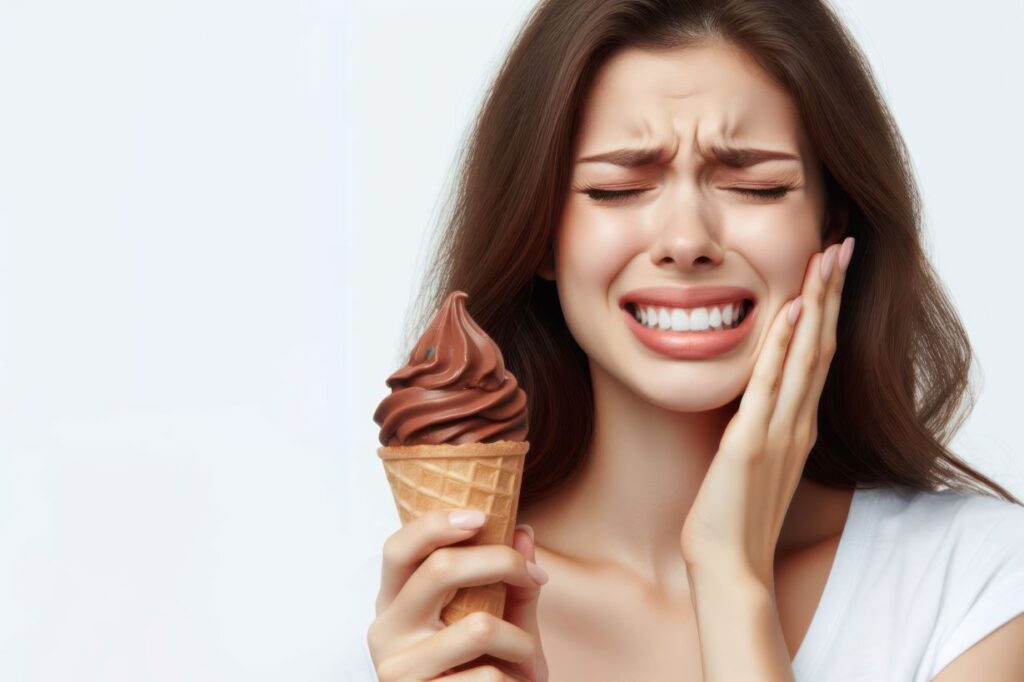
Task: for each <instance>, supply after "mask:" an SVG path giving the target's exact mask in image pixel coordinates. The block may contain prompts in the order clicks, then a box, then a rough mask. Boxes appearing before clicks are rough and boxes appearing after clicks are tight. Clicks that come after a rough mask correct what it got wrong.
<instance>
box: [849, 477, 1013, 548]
mask: <svg viewBox="0 0 1024 682" xmlns="http://www.w3.org/2000/svg"><path fill="white" fill-rule="evenodd" d="M861 492H862V493H865V494H867V495H868V496H869V498H870V502H868V505H869V506H870V508H871V511H872V516H873V517H874V518H873V521H874V523H875V524H876V526H877V528H876V532H877V533H878V534H879V535H880V536H881V538H882V539H883V540H884V539H890V540H893V541H895V540H896V539H899V540H901V541H903V542H908V543H910V544H911V545H918V546H920V545H924V544H940V545H944V546H946V547H948V548H950V549H951V550H955V553H956V554H957V555H963V554H965V553H966V554H975V553H977V552H979V551H982V550H997V549H1001V548H1002V549H1005V551H1001V552H1000V553H1003V554H1010V555H1012V554H1014V553H1015V552H1016V553H1020V552H1021V551H1024V506H1021V505H1018V504H1014V503H1013V502H1008V501H1007V500H1004V499H1002V498H998V497H994V496H991V495H988V494H982V493H978V492H971V491H962V490H953V489H945V490H940V491H927V490H914V489H911V488H907V487H905V486H889V487H886V488H874V489H867V490H865V491H861Z"/></svg>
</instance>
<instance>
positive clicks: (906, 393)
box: [367, 0, 1024, 682]
mask: <svg viewBox="0 0 1024 682" xmlns="http://www.w3.org/2000/svg"><path fill="white" fill-rule="evenodd" d="M919 225H920V207H919V199H918V196H917V193H916V189H915V187H914V183H913V179H912V175H911V172H910V169H909V164H908V161H907V153H906V150H905V148H904V146H903V143H902V141H901V139H900V136H899V133H898V132H897V130H896V127H895V125H894V123H893V121H892V117H891V116H890V114H889V113H888V112H887V110H886V108H885V105H884V103H883V102H882V100H881V97H880V95H879V93H878V90H877V87H876V86H875V84H874V83H873V81H872V78H871V76H870V72H869V69H868V67H867V66H866V62H865V60H864V59H863V57H862V56H861V55H860V53H859V51H858V50H857V48H856V46H855V45H854V43H853V41H852V40H851V39H850V37H849V36H848V35H847V33H846V32H845V30H844V29H843V27H842V26H841V24H840V22H839V21H838V20H837V18H836V17H835V16H834V14H833V13H832V12H831V11H830V9H829V8H828V7H827V6H825V5H824V4H822V3H820V2H817V1H814V0H806V1H792V0H790V1H785V0H774V1H758V2H751V1H737V2H729V1H725V2H721V1H712V0H707V1H698V0H694V1H687V0H550V1H547V2H542V3H541V4H540V5H539V6H538V7H537V8H536V9H535V10H534V12H533V13H532V14H531V17H530V19H529V21H528V23H527V25H526V27H525V28H524V30H523V31H522V32H521V34H520V36H519V39H518V41H517V42H516V44H515V45H514V47H513V49H512V51H511V53H510V55H509V57H508V59H507V61H506V62H505V64H504V65H503V67H502V69H501V71H500V73H499V74H498V76H497V79H496V82H495V83H494V85H493V87H492V89H491V90H490V92H489V96H488V98H487V101H486V102H485V104H484V107H483V110H482V111H481V114H480V116H479V119H478V121H477V124H476V128H475V130H474V134H473V136H472V139H471V141H470V146H469V150H468V155H467V157H466V161H465V168H464V171H463V173H462V176H461V185H460V188H459V195H458V201H457V203H456V210H455V213H454V214H453V215H452V216H451V220H450V221H449V224H448V229H447V231H446V232H445V233H444V235H443V239H442V240H441V242H440V244H439V245H438V246H439V248H438V256H437V260H436V262H435V266H436V267H435V270H434V272H433V278H432V283H433V285H434V286H433V287H432V288H430V289H425V290H424V292H425V293H424V296H425V298H424V299H423V301H421V305H420V306H419V310H420V311H421V313H422V314H423V315H424V318H423V319H421V320H420V326H422V325H423V322H424V321H425V320H426V318H427V316H429V315H431V314H432V313H433V311H434V310H436V309H437V307H438V306H439V304H440V302H441V301H442V300H443V299H444V298H445V297H446V296H447V294H448V293H449V292H450V291H452V290H455V289H461V290H464V291H466V292H468V293H469V299H468V304H469V306H470V307H471V314H472V317H473V318H474V319H475V320H476V321H477V322H478V323H479V324H480V325H481V327H483V328H484V329H485V330H486V331H487V333H488V334H489V335H490V336H491V337H492V338H493V339H494V340H495V342H496V343H497V344H498V346H499V347H500V348H501V349H502V352H503V353H504V357H505V361H506V365H507V367H508V369H509V370H510V371H511V372H512V373H513V374H514V375H515V376H516V377H517V378H518V380H519V381H520V383H521V385H522V387H523V388H524V390H525V391H526V394H527V396H529V423H530V430H529V438H528V439H529V441H530V443H531V449H530V453H529V455H528V457H527V463H526V470H525V472H524V482H523V489H522V493H521V499H520V508H519V521H521V522H523V526H521V527H520V529H518V530H517V533H516V538H515V547H514V548H505V547H498V546H476V547H465V546H463V547H458V548H451V547H448V545H452V544H455V543H458V542H460V541H462V540H465V539H467V538H469V537H471V536H472V533H473V527H472V525H470V526H462V527H459V526H456V525H454V522H455V521H457V520H458V518H459V516H460V515H459V514H458V513H456V514H454V515H452V516H451V517H449V516H448V515H447V514H441V513H438V514H427V515H424V516H423V517H421V518H419V519H417V520H416V521H415V522H413V523H410V524H408V525H406V526H405V527H403V528H402V529H400V530H399V531H397V532H396V533H395V534H393V535H392V536H391V537H389V538H388V541H387V543H386V544H385V547H384V551H383V556H384V559H383V562H382V572H381V584H380V591H379V594H378V597H377V602H376V607H377V608H376V610H377V617H376V619H375V620H374V622H373V623H372V625H371V626H370V628H369V631H368V633H367V642H368V649H369V653H370V656H371V659H372V663H373V666H374V668H375V669H376V672H377V674H378V676H379V678H380V679H381V680H384V681H385V682H387V681H389V680H427V679H436V678H438V677H441V676H445V677H449V678H450V679H452V680H483V679H488V680H490V679H518V680H522V679H529V680H547V679H551V680H555V681H556V682H570V681H573V680H668V679H673V680H676V679H678V680H682V679H686V680H699V679H704V680H751V679H759V680H760V679H764V680H785V679H807V680H823V679H854V677H855V676H857V677H856V679H865V680H881V679H893V680H911V679H912V680H928V679H935V680H939V681H940V682H954V681H956V680H966V679H978V677H979V675H981V673H984V679H986V680H1010V679H1017V678H1012V677H1011V675H1012V674H1014V672H1015V671H1019V670H1020V669H1021V668H1024V659H1022V658H1021V656H1022V654H1021V653H1020V652H1021V651H1024V646H1021V645H1024V616H1022V615H1020V614H1022V613H1024V510H1022V509H1021V507H1020V506H1019V505H1020V502H1019V501H1018V500H1016V499H1015V498H1014V497H1013V496H1012V495H1010V494H1009V493H1008V492H1007V491H1006V490H1004V489H1003V488H1002V487H1001V486H999V485H998V484H997V483H995V482H994V481H991V480H990V479H988V478H987V477H985V476H984V475H982V474H981V473H979V472H977V471H975V470H974V469H972V468H971V467H970V466H968V465H967V464H965V463H964V462H962V461H961V460H960V459H958V458H957V456H956V455H955V454H953V453H952V452H950V451H949V450H948V449H947V448H946V447H945V444H946V443H947V442H948V441H949V439H950V438H951V437H952V435H953V433H954V432H955V431H956V429H957V428H958V427H959V426H960V424H962V421H963V419H964V418H965V417H966V413H965V412H962V411H960V407H961V403H962V401H963V398H964V397H965V390H966V389H967V387H968V372H969V368H970V362H971V349H970V345H969V342H968V339H967V336H966V334H965V332H964V329H963V327H962V325H961V323H960V321H959V319H958V317H957V315H956V313H955V311H954V310H953V309H952V307H951V305H950V303H949V301H948V299H947V298H946V296H945V295H944V294H943V291H942V288H941V285H940V284H939V283H938V282H937V281H936V279H935V277H934V274H933V271H932V270H931V268H930V266H929V264H928V262H927V260H926V259H925V256H924V253H923V249H922V245H921V241H920V228H919ZM728 328H734V329H733V330H732V331H728V330H727V329H728ZM979 484H981V485H982V486H984V487H986V488H989V489H991V490H994V491H996V492H997V493H998V494H999V495H1000V496H1002V498H1004V499H998V498H996V497H994V496H989V495H987V494H984V490H983V488H982V487H980V486H979ZM462 519H463V520H464V521H465V520H469V521H472V519H471V515H465V514H464V515H462ZM450 522H451V523H450ZM538 565H539V566H540V567H542V569H541V570H540V571H538V570H537V567H538ZM545 571H546V574H545ZM548 576H550V580H548V579H547V577H548ZM498 580H503V581H505V582H507V583H508V584H509V587H508V593H507V594H508V597H507V600H508V604H507V607H506V612H505V618H504V619H496V618H486V617H484V616H486V614H483V613H481V614H479V615H480V616H481V617H480V618H476V617H475V615H477V614H474V616H472V617H469V618H466V619H464V620H462V621H459V622H458V623H455V624H453V625H452V626H450V627H447V628H446V627H443V625H442V623H441V622H440V621H439V620H438V618H437V616H438V612H439V610H440V608H441V606H443V604H444V603H445V600H446V599H447V598H450V597H451V595H452V594H453V593H454V590H455V589H457V588H458V587H462V586H467V585H475V584H485V583H488V582H494V581H498ZM541 594H543V598H540V595H541ZM972 645H973V646H972ZM1015 666H1016V668H1015Z"/></svg>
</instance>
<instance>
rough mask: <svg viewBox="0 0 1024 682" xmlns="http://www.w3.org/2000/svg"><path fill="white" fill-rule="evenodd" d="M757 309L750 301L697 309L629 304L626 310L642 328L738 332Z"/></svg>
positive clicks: (743, 300)
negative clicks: (751, 312) (738, 328)
mask: <svg viewBox="0 0 1024 682" xmlns="http://www.w3.org/2000/svg"><path fill="white" fill-rule="evenodd" d="M753 308H754V301H753V300H752V299H749V298H743V299H738V300H736V301H730V302H728V303H721V304H716V305H706V306H699V307H696V308H669V307H665V306H659V305H651V304H646V303H636V302H633V301H630V302H629V303H626V305H625V306H624V309H625V310H626V312H627V313H629V314H630V315H632V316H633V318H634V319H635V320H636V321H637V322H638V323H639V324H640V325H641V326H643V327H647V328H650V329H660V330H662V331H668V332H697V333H702V332H703V333H713V332H721V331H727V330H730V329H735V328H737V327H739V326H740V324H742V323H743V320H745V319H746V318H747V316H748V315H749V314H750V311H751V310H752V309H753Z"/></svg>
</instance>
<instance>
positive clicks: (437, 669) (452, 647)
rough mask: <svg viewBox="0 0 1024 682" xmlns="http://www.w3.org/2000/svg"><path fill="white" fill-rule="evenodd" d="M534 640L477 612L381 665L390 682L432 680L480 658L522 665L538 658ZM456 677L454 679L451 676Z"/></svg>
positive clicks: (380, 670) (382, 674) (380, 674)
mask: <svg viewBox="0 0 1024 682" xmlns="http://www.w3.org/2000/svg"><path fill="white" fill-rule="evenodd" d="M535 650H536V647H535V646H534V639H533V637H532V636H530V635H529V634H528V633H526V632H524V631H523V630H522V629H521V628H517V627H516V626H515V625H512V624H511V623H508V622H506V621H504V620H502V619H501V618H498V617H496V616H493V615H491V614H490V613H488V612H486V611H474V612H473V613H471V614H469V615H468V616H466V617H465V618H462V619H460V620H458V621H456V622H454V623H452V624H451V625H449V626H448V627H446V628H444V629H442V630H439V631H438V632H435V633H434V634H432V635H430V636H429V637H425V638H423V639H420V640H419V641H418V642H416V643H415V644H413V645H412V646H411V647H408V648H406V649H404V650H402V651H400V652H398V653H397V654H395V655H394V656H391V657H390V658H387V659H385V660H384V661H383V662H381V664H380V666H379V667H378V669H377V675H378V677H380V679H381V680H382V682H385V681H387V680H429V679H433V678H435V677H438V676H439V675H442V673H444V672H445V671H446V670H449V669H451V668H456V667H457V666H459V665H462V664H464V663H470V662H471V661H474V660H475V659H477V658H480V657H481V656H491V657H493V658H496V659H502V661H509V662H511V663H520V662H521V661H525V660H527V659H529V658H532V657H533V656H534V654H535ZM452 677H454V675H452Z"/></svg>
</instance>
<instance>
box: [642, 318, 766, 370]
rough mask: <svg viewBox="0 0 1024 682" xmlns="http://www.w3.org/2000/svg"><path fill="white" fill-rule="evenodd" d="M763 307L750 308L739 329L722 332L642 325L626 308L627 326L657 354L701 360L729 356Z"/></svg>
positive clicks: (745, 336) (681, 358)
mask: <svg viewBox="0 0 1024 682" xmlns="http://www.w3.org/2000/svg"><path fill="white" fill-rule="evenodd" d="M759 309H760V306H758V305H757V304H755V305H754V307H753V308H751V309H750V312H748V313H747V316H746V317H744V318H743V321H742V322H740V324H739V326H738V327H734V328H733V329H723V330H722V331H714V332H712V331H704V332H677V331H672V330H671V329H662V328H661V327H647V326H645V325H642V324H640V322H639V321H638V320H637V319H636V317H635V316H634V315H633V313H631V312H630V311H629V309H628V308H625V307H624V308H622V312H623V313H624V314H625V316H626V324H627V325H628V326H629V328H630V329H631V330H632V331H633V334H634V335H636V338H637V339H639V341H640V343H642V344H644V345H645V346H647V347H648V348H650V349H651V350H653V351H654V352H656V353H661V354H662V355H667V356H668V357H670V358H676V359H678V360H701V359H705V358H713V357H715V356H716V355H721V354H722V353H728V352H729V351H731V350H732V349H733V348H735V347H736V346H738V345H740V343H742V342H743V339H745V338H747V334H749V333H750V330H751V328H753V325H754V317H755V316H756V315H757V311H758V310H759Z"/></svg>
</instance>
